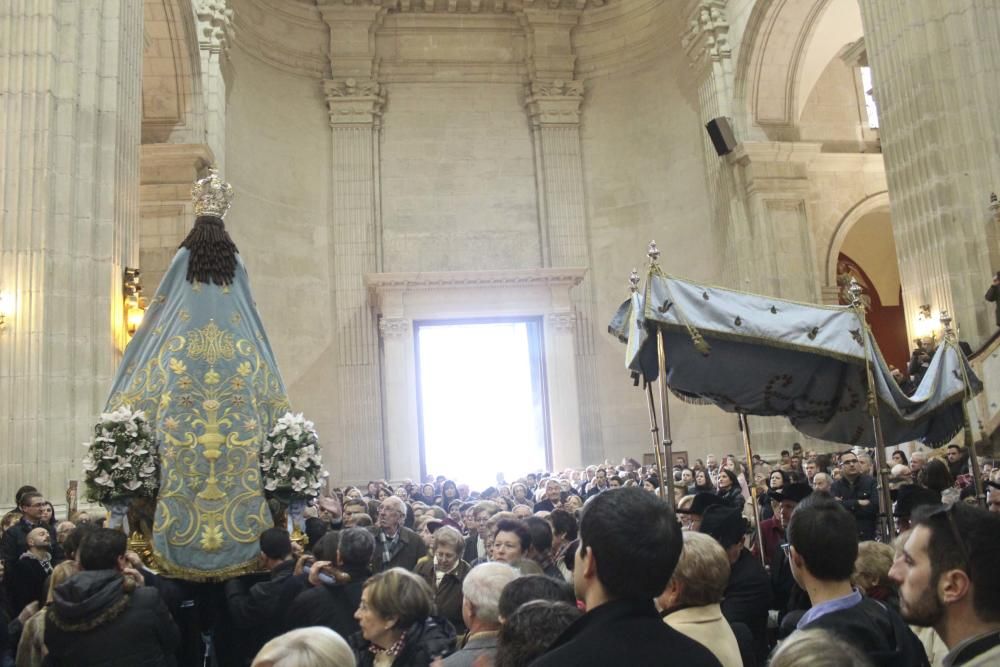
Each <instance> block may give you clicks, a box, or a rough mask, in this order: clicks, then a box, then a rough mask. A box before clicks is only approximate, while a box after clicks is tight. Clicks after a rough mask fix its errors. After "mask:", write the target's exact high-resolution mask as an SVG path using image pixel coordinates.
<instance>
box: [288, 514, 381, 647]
mask: <svg viewBox="0 0 1000 667" xmlns="http://www.w3.org/2000/svg"><path fill="white" fill-rule="evenodd" d="M374 550H375V538H374V537H372V534H371V533H369V532H368V531H367V530H365V529H364V528H348V529H347V530H344V531H341V533H340V544H339V545H338V547H337V557H336V563H329V562H324V561H316V562H315V563H313V564H312V566H311V570H310V572H309V583H310V584H312V586H311V587H310V588H308V589H307V590H304V591H302V592H301V593H299V594H298V596H297V597H296V598H295V601H294V602H292V605H291V606H290V607H289V608H288V613H287V614H286V615H285V629H286V630H294V629H296V628H308V627H310V626H313V625H323V626H326V627H328V628H330V629H331V630H333V631H334V632H336V633H337V634H339V635H340V636H341V637H350V636H351V635H352V634H354V633H355V632H357V631H358V630H360V629H361V628H360V626H359V625H358V621H357V619H355V618H354V612H356V611H357V610H358V605H359V604H361V591H362V589H364V587H365V582H366V581H367V580H368V574H369V569H368V568H369V565H370V563H371V559H372V552H373V551H374ZM334 566H335V567H334ZM322 573H327V574H329V575H331V576H332V581H327V582H324V581H321V580H320V575H321V574H322Z"/></svg>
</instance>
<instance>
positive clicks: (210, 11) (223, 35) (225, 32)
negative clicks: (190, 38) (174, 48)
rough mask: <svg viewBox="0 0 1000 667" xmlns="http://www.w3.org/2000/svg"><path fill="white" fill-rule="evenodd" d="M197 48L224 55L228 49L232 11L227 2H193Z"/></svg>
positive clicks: (219, 0)
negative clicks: (196, 29) (196, 26)
mask: <svg viewBox="0 0 1000 667" xmlns="http://www.w3.org/2000/svg"><path fill="white" fill-rule="evenodd" d="M194 12H195V16H196V17H197V20H198V46H199V47H200V48H201V49H202V50H203V51H211V52H213V53H220V52H221V53H225V52H226V51H227V50H228V49H229V42H230V39H229V38H230V34H231V31H232V25H233V10H232V9H230V8H229V7H228V2H227V0H195V3H194Z"/></svg>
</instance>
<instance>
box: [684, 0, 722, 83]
mask: <svg viewBox="0 0 1000 667" xmlns="http://www.w3.org/2000/svg"><path fill="white" fill-rule="evenodd" d="M681 44H682V46H683V47H684V51H685V52H686V53H687V55H688V59H689V60H690V62H691V66H692V67H707V66H708V65H710V64H711V63H713V62H719V61H720V60H723V59H726V58H731V57H732V55H733V49H732V47H731V46H730V44H729V21H728V20H727V19H726V0H694V2H693V3H692V4H691V5H690V6H689V10H688V21H687V29H686V30H685V31H684V34H683V36H682V37H681Z"/></svg>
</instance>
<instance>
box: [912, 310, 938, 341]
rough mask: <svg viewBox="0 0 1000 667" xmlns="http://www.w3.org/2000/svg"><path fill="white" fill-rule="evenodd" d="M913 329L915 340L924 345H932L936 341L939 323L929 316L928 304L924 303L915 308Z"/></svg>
mask: <svg viewBox="0 0 1000 667" xmlns="http://www.w3.org/2000/svg"><path fill="white" fill-rule="evenodd" d="M913 328H914V333H915V334H917V338H916V340H918V341H922V342H923V343H925V344H926V343H928V342H929V343H930V344H931V345H933V343H934V341H935V340H936V339H937V334H938V329H939V328H940V323H939V322H938V321H937V320H936V319H935V318H934V316H933V315H931V305H930V304H929V303H924V304H921V305H920V306H918V307H917V317H916V320H915V321H914V327H913Z"/></svg>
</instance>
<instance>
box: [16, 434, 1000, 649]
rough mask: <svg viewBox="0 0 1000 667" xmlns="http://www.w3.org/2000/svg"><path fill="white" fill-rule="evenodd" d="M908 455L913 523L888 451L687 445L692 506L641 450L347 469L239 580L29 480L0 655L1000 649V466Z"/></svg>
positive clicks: (682, 485)
mask: <svg viewBox="0 0 1000 667" xmlns="http://www.w3.org/2000/svg"><path fill="white" fill-rule="evenodd" d="M891 457H892V460H891V462H890V463H891V465H892V468H891V478H890V482H891V489H892V498H893V512H892V513H893V517H894V520H895V525H896V528H897V530H898V531H900V532H899V535H898V537H894V536H892V535H885V534H883V529H882V528H881V524H880V522H879V520H878V519H879V512H878V506H879V501H878V492H877V486H876V481H875V479H874V477H873V470H872V461H871V457H870V454H869V453H868V452H865V451H861V450H853V449H852V450H848V451H845V452H840V453H837V454H819V453H816V452H803V451H802V448H801V447H799V446H798V445H796V446H795V447H793V449H792V450H790V451H787V452H782V454H781V457H780V459H778V460H776V461H773V462H766V461H764V460H762V459H760V458H759V457H755V458H754V460H753V461H750V462H747V461H741V460H739V459H737V457H735V456H733V455H727V456H724V457H721V459H720V460H716V458H715V457H714V456H712V455H709V456H707V457H706V459H705V461H704V462H702V461H696V462H694V464H693V465H691V466H690V467H688V466H686V465H683V464H681V463H678V465H676V466H674V468H673V469H672V470H670V471H668V472H667V474H670V475H672V481H673V488H674V494H675V495H674V503H673V507H676V512H675V510H674V509H673V508H672V506H671V504H670V503H667V502H664V498H663V496H665V494H664V493H663V490H661V486H664V484H663V481H662V480H660V478H659V476H658V475H657V473H656V472H655V469H653V468H651V467H649V466H642V465H640V464H639V463H638V462H637V461H634V460H632V459H626V460H624V461H623V462H622V463H621V464H619V465H612V464H609V463H607V462H605V464H603V465H592V466H589V467H587V468H586V469H582V470H566V471H563V472H561V473H557V474H541V475H539V474H529V475H526V476H525V477H523V478H521V479H518V480H515V481H514V482H513V483H510V484H507V483H499V484H497V485H496V486H492V487H489V488H486V489H481V490H472V489H470V488H469V487H468V486H467V485H464V484H461V483H456V482H454V481H452V480H448V479H445V478H444V477H437V478H428V479H427V480H425V481H424V482H423V483H422V484H420V483H412V482H409V481H404V482H402V483H399V484H397V485H390V484H388V483H386V482H385V481H372V482H370V483H369V484H368V485H367V486H366V487H365V488H355V487H349V488H344V489H337V490H334V491H333V492H331V493H330V494H329V495H325V496H324V497H323V498H321V499H320V500H319V501H318V502H317V503H315V504H314V506H312V507H310V508H309V509H308V510H307V519H306V521H305V539H302V540H296V541H293V540H292V538H291V536H290V535H289V532H288V531H287V530H286V529H279V528H270V529H267V530H265V531H264V532H263V534H262V535H261V537H260V573H259V574H257V575H252V576H243V577H236V578H232V579H230V580H228V581H226V582H224V583H220V584H196V583H192V582H184V581H177V580H172V579H169V578H166V577H162V576H158V575H157V574H156V573H155V572H154V571H153V569H150V567H148V566H147V564H146V563H144V562H143V561H142V559H141V558H140V557H139V556H138V555H136V554H135V553H133V552H131V551H129V550H128V543H127V539H126V536H125V534H123V533H122V532H120V531H117V530H111V529H109V528H104V527H102V526H101V525H100V524H101V521H100V520H91V518H90V516H88V515H87V514H85V513H78V514H76V515H74V516H73V517H70V518H69V520H66V521H57V519H56V515H55V511H54V508H53V507H52V505H51V504H50V503H48V502H47V501H46V499H45V497H44V496H43V495H42V494H41V493H39V492H38V491H37V490H36V489H34V488H33V487H30V486H26V487H22V489H20V490H18V492H17V497H16V499H15V500H16V504H17V508H18V509H17V510H16V511H14V512H11V513H9V514H8V515H7V516H5V517H4V518H3V527H4V532H3V536H2V538H0V555H2V562H3V568H4V570H3V584H4V585H3V587H2V593H3V600H2V601H3V609H4V611H5V613H6V614H7V618H6V619H4V622H3V623H2V624H0V625H2V627H0V656H2V657H0V665H12V664H16V665H17V666H18V667H22V666H31V665H38V666H41V665H74V666H77V665H140V664H149V665H153V666H157V665H219V666H222V665H237V666H240V667H243V666H247V665H253V667H312V666H313V665H316V666H321V665H322V666H335V667H340V666H347V665H350V666H356V665H361V666H372V667H385V666H388V665H393V666H395V667H409V666H413V667H429V666H430V665H444V666H446V667H454V666H455V665H459V666H475V667H522V666H526V665H535V666H538V667H549V666H568V665H573V666H574V667H578V666H580V665H583V666H586V665H601V666H602V667H604V666H606V665H609V664H623V665H660V664H673V663H674V662H676V663H677V664H683V665H686V666H691V667H697V666H699V665H706V666H709V665H712V666H715V665H723V666H724V667H749V666H760V667H764V665H772V666H773V667H785V666H787V665H802V664H807V663H812V664H815V665H817V666H819V667H822V666H823V665H837V666H838V667H839V666H857V667H869V666H872V667H874V666H879V667H881V666H896V665H898V666H904V665H905V666H907V667H911V666H920V665H945V666H946V667H960V666H966V665H977V666H978V665H996V664H1000V580H998V578H997V574H996V572H997V568H996V566H995V562H996V561H997V559H998V558H1000V478H998V475H1000V471H994V470H993V466H992V464H991V462H986V463H984V464H983V466H982V470H969V466H968V462H967V461H966V460H965V456H964V451H963V450H962V449H961V448H958V447H949V448H948V449H947V453H946V455H945V456H944V457H942V458H935V457H931V458H929V457H928V456H927V455H926V454H924V453H921V452H914V453H912V454H910V455H909V456H907V454H906V453H904V452H903V451H896V452H893V453H892V454H891ZM977 474H979V475H981V476H982V482H983V483H984V485H985V488H987V489H988V503H989V508H990V510H991V511H990V512H987V511H985V510H983V509H981V508H979V507H977V506H976V501H977V498H976V495H975V484H974V483H973V482H974V480H973V475H977ZM754 498H756V499H757V500H756V502H757V505H756V507H755V506H754V504H753V503H754V500H753V499H754ZM755 510H756V511H755ZM758 515H759V516H760V518H761V523H760V527H759V531H757V530H756V528H755V525H754V521H755V517H756V516H758ZM894 532H895V531H894Z"/></svg>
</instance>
